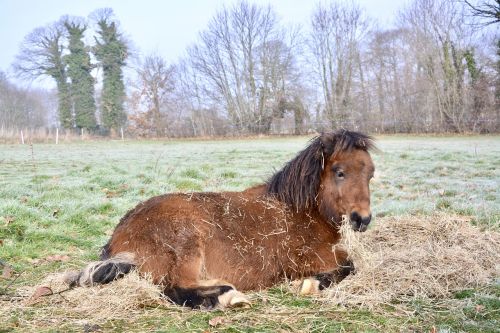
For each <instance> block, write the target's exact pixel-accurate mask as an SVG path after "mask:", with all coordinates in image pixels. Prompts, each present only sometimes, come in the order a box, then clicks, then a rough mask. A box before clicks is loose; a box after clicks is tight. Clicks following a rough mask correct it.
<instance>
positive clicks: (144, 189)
mask: <svg viewBox="0 0 500 333" xmlns="http://www.w3.org/2000/svg"><path fill="white" fill-rule="evenodd" d="M308 139H309V138H307V137H291V138H290V137H287V138H262V139H234V140H211V141H197V140H185V141H180V140H174V141H154V142H153V141H98V142H96V141H92V142H87V141H84V142H77V143H68V144H65V143H63V144H59V145H53V144H34V145H32V146H30V145H20V144H15V145H0V260H2V261H3V262H5V263H8V264H9V265H11V266H12V267H13V268H14V269H15V271H16V273H15V274H14V275H13V276H12V277H5V276H4V277H3V278H0V297H2V298H1V301H0V332H10V331H32V330H33V326H32V325H31V324H30V323H31V322H32V321H33V320H35V318H34V313H35V312H34V311H36V309H28V308H27V309H26V310H24V311H19V310H16V311H9V295H13V294H15V292H16V288H20V287H22V286H27V285H36V284H37V283H38V282H39V281H40V280H41V279H42V278H43V277H44V276H45V275H47V274H48V273H52V272H57V271H62V270H66V269H76V268H78V267H81V266H82V265H84V264H85V263H86V262H88V261H90V260H95V259H97V257H98V251H99V248H100V247H101V246H102V245H103V244H105V242H106V241H107V239H108V237H109V234H110V232H111V231H112V230H113V228H114V226H115V225H116V224H117V223H118V221H119V219H120V217H121V216H123V215H124V214H125V213H126V211H127V210H129V209H131V208H133V207H134V206H135V205H136V204H137V203H139V202H140V201H142V200H145V199H147V198H150V197H152V196H155V195H158V194H163V193H167V192H177V191H183V192H185V191H227V190H242V189H245V188H247V187H249V186H252V185H255V184H258V183H262V182H264V181H265V180H266V179H267V178H268V177H269V176H270V175H271V174H272V173H273V172H274V171H275V170H276V169H279V168H280V167H281V166H282V165H283V164H284V163H285V162H286V161H288V160H289V159H290V158H292V157H293V156H294V155H295V154H296V153H297V152H298V151H299V150H300V149H302V148H303V147H305V145H306V144H307V141H308ZM377 145H378V147H379V148H380V151H379V152H375V153H374V154H373V159H374V162H375V165H376V169H377V171H376V177H375V179H374V181H373V182H372V184H371V189H372V210H373V213H374V216H375V218H374V222H373V223H377V218H380V217H383V216H388V215H403V214H432V213H433V212H435V211H445V212H450V213H453V214H459V215H466V216H471V217H472V223H474V224H477V225H479V226H481V227H484V228H494V229H497V230H498V229H499V227H500V225H499V224H500V222H499V221H500V190H499V188H500V137H498V136H470V137H469V136H460V137H424V136H383V137H379V138H378V140H377ZM53 255H64V256H69V260H64V261H51V260H43V259H44V258H47V257H49V256H53ZM499 258H500V256H499ZM19 273H20V275H19ZM17 275H19V276H18V277H17V278H16V279H14V278H13V277H15V276H17ZM499 278H500V277H499ZM261 298H262V297H261ZM264 298H265V299H267V300H268V302H267V303H266V302H257V304H255V306H254V307H253V308H252V309H248V310H230V311H228V312H226V313H224V315H225V316H227V317H228V318H229V319H230V320H229V321H228V322H226V323H224V324H222V325H220V326H217V327H216V328H214V327H211V326H210V325H209V323H208V321H209V319H210V318H213V317H215V316H220V315H221V312H220V311H215V312H202V311H189V312H184V311H183V312H182V315H179V314H178V312H176V310H168V309H165V310H164V313H162V316H161V317H158V316H156V315H155V316H151V314H150V313H149V312H148V310H147V309H144V316H143V317H142V319H141V320H139V321H133V322H127V321H123V320H114V319H113V318H109V320H108V321H107V322H105V323H99V329H101V330H103V331H116V332H120V331H137V332H150V331H154V332H185V331H195V332H204V331H219V332H222V331H223V332H246V331H250V332H276V331H304V332H307V331H310V332H344V331H349V332H351V331H352V332H357V331H367V332H376V331H384V332H399V331H404V332H407V331H417V332H430V331H432V330H433V329H435V332H440V331H441V332H499V327H500V314H499V312H500V287H499V284H498V283H497V284H493V285H491V286H489V287H487V288H484V289H480V290H464V291H462V292H459V293H457V294H456V295H455V296H454V302H453V304H459V306H458V307H455V308H451V307H449V306H446V305H443V304H446V303H443V302H442V301H443V300H422V301H415V302H413V303H412V304H407V308H408V309H410V310H409V311H407V312H405V313H401V312H398V311H397V310H394V309H389V308H381V309H379V311H366V310H362V309H348V310H347V311H346V310H345V309H340V308H335V307H333V306H329V307H327V308H325V305H324V304H322V303H318V302H315V301H314V300H313V299H309V298H304V297H298V296H296V295H292V294H290V293H288V292H285V291H283V290H282V289H280V288H279V287H276V288H272V289H270V290H269V291H267V292H266V293H265V297H264ZM269 303H271V304H269ZM275 307H280V309H283V308H286V309H289V313H290V316H291V317H293V318H294V320H293V321H287V320H286V316H269V315H265V314H266V313H267V312H268V310H270V309H272V308H275ZM478 309H480V311H479V310H478ZM285 312H286V311H285ZM155 313H157V312H155ZM38 319H39V318H38ZM87 319H88V320H90V321H91V318H90V319H89V318H87ZM44 323H45V324H44V325H42V326H40V327H37V331H47V332H56V331H61V332H67V331H76V332H83V331H85V329H86V328H85V327H87V326H85V327H84V325H83V324H82V323H81V320H75V321H71V320H68V321H66V322H64V323H63V324H61V323H51V321H50V320H46V321H44ZM87 328H88V327H87ZM87 331H88V330H87Z"/></svg>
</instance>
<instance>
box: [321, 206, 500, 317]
mask: <svg viewBox="0 0 500 333" xmlns="http://www.w3.org/2000/svg"><path fill="white" fill-rule="evenodd" d="M341 232H342V234H343V242H342V243H343V244H342V246H343V247H345V248H347V249H348V252H349V254H350V256H351V259H352V261H353V262H354V265H355V267H356V274H355V275H351V276H349V277H347V278H346V279H345V280H343V281H342V282H341V283H340V284H338V285H337V286H335V287H333V288H331V289H330V290H329V291H328V293H327V295H325V296H326V300H327V301H328V302H333V303H336V304H344V305H355V306H361V307H368V308H370V309H373V308H374V307H375V306H378V305H381V304H387V303H390V302H394V301H403V302H404V301H408V300H409V299H415V298H438V299H439V298H442V297H443V298H444V297H449V296H450V294H451V292H454V291H458V290H463V289H467V288H476V287H479V286H484V285H487V284H488V283H491V282H492V281H493V280H494V279H496V278H499V277H500V262H499V260H498V258H499V257H498V254H499V253H500V233H499V232H497V231H492V230H485V231H481V230H480V229H479V228H478V227H476V226H473V225H471V223H470V219H469V218H466V217H463V216H450V215H448V214H444V213H441V214H434V215H431V216H418V217H412V216H398V217H387V218H383V219H380V220H379V221H378V223H377V224H376V225H375V226H374V228H371V229H370V230H368V231H367V232H366V233H357V232H354V231H352V229H351V228H350V227H349V226H348V225H347V224H344V225H343V226H342V228H341Z"/></svg>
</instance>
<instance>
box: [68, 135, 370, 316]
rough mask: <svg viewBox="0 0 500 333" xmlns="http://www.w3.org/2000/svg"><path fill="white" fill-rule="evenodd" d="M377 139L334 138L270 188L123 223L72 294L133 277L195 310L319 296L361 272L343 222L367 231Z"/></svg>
mask: <svg viewBox="0 0 500 333" xmlns="http://www.w3.org/2000/svg"><path fill="white" fill-rule="evenodd" d="M373 148H374V141H373V139H372V138H371V137H370V136H367V135H365V134H362V133H358V132H353V131H347V130H341V131H336V132H331V133H324V134H321V135H319V136H317V137H315V138H313V139H312V140H311V141H310V144H309V145H308V146H307V147H306V148H305V149H304V150H302V151H301V152H299V153H298V154H297V155H296V156H295V158H293V159H292V160H290V161H289V162H288V163H286V165H285V166H284V167H283V168H282V169H281V170H279V171H277V172H275V173H274V174H273V175H272V177H271V178H270V179H269V180H268V181H267V182H265V183H263V184H260V185H257V186H254V187H251V188H248V189H246V190H244V191H242V192H221V193H211V192H198V193H171V194H164V195H160V196H156V197H153V198H151V199H149V200H147V201H145V202H142V203H140V204H138V205H137V206H136V207H135V208H134V209H132V210H130V211H129V212H128V213H126V215H125V216H124V217H123V218H122V219H121V220H120V222H119V224H118V225H117V226H116V228H115V230H114V232H113V234H112V236H111V238H110V239H109V241H108V243H107V244H106V245H105V246H104V247H103V248H102V251H101V258H100V259H101V261H98V262H94V263H90V264H88V265H87V266H86V267H85V268H84V269H83V270H82V271H80V272H79V273H76V274H74V275H73V277H72V278H70V279H69V283H70V285H71V286H78V285H79V286H91V285H95V284H104V283H109V282H111V281H113V280H115V279H117V278H120V277H122V276H124V275H125V274H127V273H129V272H130V271H132V270H133V269H136V270H138V271H139V272H140V273H141V274H148V275H150V276H151V277H152V279H153V282H154V283H155V284H157V285H160V286H161V287H162V290H163V293H164V295H165V296H166V297H168V299H169V300H171V301H172V302H174V303H176V304H179V305H184V306H188V307H191V308H203V309H211V308H215V307H233V306H246V305H248V304H250V301H249V299H248V298H247V296H246V295H245V294H244V293H243V292H245V291H250V290H261V289H264V288H268V287H270V286H273V285H274V284H276V283H278V282H280V281H283V280H285V279H290V280H297V279H303V282H302V285H301V287H300V293H301V294H310V293H313V292H319V290H322V289H324V288H327V287H329V286H330V285H331V284H332V283H337V282H339V281H340V280H342V279H343V278H345V277H346V276H347V275H348V274H350V273H351V272H353V270H354V266H353V265H352V263H351V261H350V260H349V259H348V254H347V253H346V251H345V250H343V249H342V248H341V247H339V246H336V245H337V244H338V242H339V239H340V235H339V226H340V223H341V221H342V216H344V215H346V216H348V217H349V219H350V223H351V225H352V228H353V229H354V230H357V231H365V230H366V229H367V226H368V224H369V223H370V220H371V211H370V190H369V182H370V179H371V178H372V177H373V173H374V164H373V162H372V159H371V156H370V151H371V150H372V149H373Z"/></svg>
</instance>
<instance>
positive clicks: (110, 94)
mask: <svg viewBox="0 0 500 333" xmlns="http://www.w3.org/2000/svg"><path fill="white" fill-rule="evenodd" d="M111 16H112V11H111V10H110V9H104V10H101V11H98V12H97V25H98V30H97V34H98V37H97V38H96V45H95V46H94V54H95V56H96V58H97V60H98V61H99V62H100V66H101V67H102V70H103V85H102V95H101V120H102V123H103V125H104V126H105V127H106V128H108V129H114V130H118V129H119V128H120V127H121V126H123V125H124V124H125V121H126V120H127V115H126V114H125V110H124V108H123V103H124V101H125V85H124V83H123V70H122V69H123V66H124V65H125V60H126V58H127V51H128V48H127V44H126V42H125V39H124V38H123V37H122V35H121V33H120V32H119V31H118V27H117V24H116V23H115V22H114V21H113V20H112V19H111Z"/></svg>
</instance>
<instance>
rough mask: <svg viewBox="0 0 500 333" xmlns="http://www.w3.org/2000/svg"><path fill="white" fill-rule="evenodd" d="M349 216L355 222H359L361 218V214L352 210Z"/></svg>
mask: <svg viewBox="0 0 500 333" xmlns="http://www.w3.org/2000/svg"><path fill="white" fill-rule="evenodd" d="M350 218H351V221H353V222H356V223H361V221H362V220H363V219H362V218H361V215H359V214H358V213H357V212H352V213H351V216H350Z"/></svg>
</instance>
